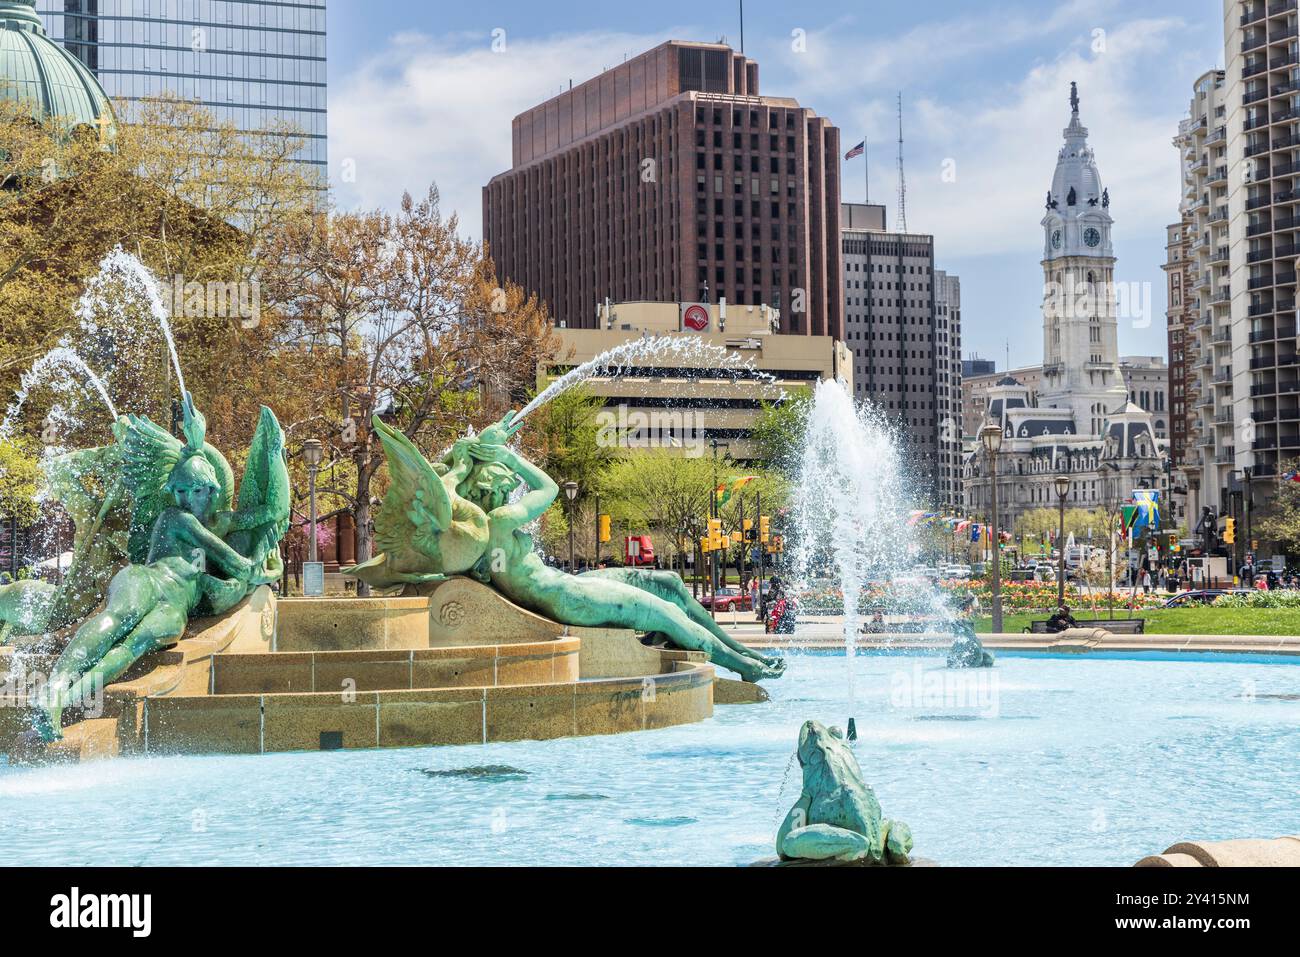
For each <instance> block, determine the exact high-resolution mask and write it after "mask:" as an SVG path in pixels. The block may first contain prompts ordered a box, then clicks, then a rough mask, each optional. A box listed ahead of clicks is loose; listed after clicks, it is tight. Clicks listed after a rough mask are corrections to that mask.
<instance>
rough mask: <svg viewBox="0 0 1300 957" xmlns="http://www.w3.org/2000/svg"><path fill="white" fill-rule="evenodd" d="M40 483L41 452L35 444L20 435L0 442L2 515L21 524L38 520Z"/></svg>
mask: <svg viewBox="0 0 1300 957" xmlns="http://www.w3.org/2000/svg"><path fill="white" fill-rule="evenodd" d="M40 485H41V466H40V455H39V453H38V452H37V450H36V445H35V443H34V442H32V441H31V440H29V439H25V438H21V437H16V438H14V439H11V440H9V441H7V442H0V517H6V518H7V517H9V516H13V517H15V518H17V519H18V524H19V525H30V524H32V523H33V522H35V521H36V517H37V514H38V512H39V506H38V504H37V501H36V496H37V494H38V492H39V490H40Z"/></svg>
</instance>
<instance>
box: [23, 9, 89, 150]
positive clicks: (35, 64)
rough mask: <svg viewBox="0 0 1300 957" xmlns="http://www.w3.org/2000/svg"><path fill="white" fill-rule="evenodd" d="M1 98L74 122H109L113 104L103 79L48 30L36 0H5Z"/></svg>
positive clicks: (69, 124)
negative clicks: (96, 77) (40, 15)
mask: <svg viewBox="0 0 1300 957" xmlns="http://www.w3.org/2000/svg"><path fill="white" fill-rule="evenodd" d="M0 99H3V100H8V101H10V102H15V101H16V102H19V103H23V104H27V105H29V106H30V107H31V109H32V110H33V112H34V113H36V114H37V115H38V116H40V117H42V118H49V117H58V118H59V119H60V120H62V121H63V122H65V123H67V125H68V126H70V127H74V128H75V127H78V126H91V127H95V128H96V129H98V128H100V127H101V126H102V127H103V128H104V132H103V135H104V136H105V137H107V136H108V135H109V133H110V128H109V127H108V124H107V122H105V120H104V119H101V117H104V118H106V119H107V121H112V119H113V110H112V107H111V106H110V104H109V100H108V97H107V96H106V95H105V93H104V90H103V88H102V87H101V86H100V85H99V81H98V80H96V79H95V76H94V74H93V73H91V72H90V71H89V70H88V69H86V67H85V65H84V64H83V63H82V62H81V61H80V60H78V59H77V58H76V57H75V56H73V55H72V54H71V53H69V52H68V51H67V50H65V49H64V48H63V47H62V46H60V45H59V44H57V43H55V42H54V41H53V40H51V39H50V38H49V37H47V36H46V35H45V27H44V26H43V25H42V24H41V18H40V17H39V16H38V15H37V13H36V10H35V8H34V6H33V3H32V2H31V0H0Z"/></svg>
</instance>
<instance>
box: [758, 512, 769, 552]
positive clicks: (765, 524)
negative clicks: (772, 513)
mask: <svg viewBox="0 0 1300 957" xmlns="http://www.w3.org/2000/svg"><path fill="white" fill-rule="evenodd" d="M771 534H772V520H771V519H770V518H768V517H767V516H766V515H760V516H759V517H758V540H759V541H760V542H762V543H763V544H764V545H766V544H767V543H768V540H769V538H770V537H771Z"/></svg>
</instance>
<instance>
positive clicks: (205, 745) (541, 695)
mask: <svg viewBox="0 0 1300 957" xmlns="http://www.w3.org/2000/svg"><path fill="white" fill-rule="evenodd" d="M5 658H7V656H4V657H0V671H3V670H4V669H5V667H6V665H5ZM34 664H35V663H34ZM713 691H714V669H713V666H712V665H711V664H709V663H708V661H707V660H706V659H705V656H704V655H703V654H701V653H698V652H687V651H677V650H668V649H662V648H654V647H647V646H645V645H643V644H641V642H640V641H638V640H637V637H636V635H635V634H634V633H633V632H631V631H626V630H622V629H598V628H574V627H567V626H564V625H560V624H557V623H555V622H552V621H549V620H547V619H544V618H540V617H539V616H536V615H533V614H532V613H530V612H527V611H525V610H524V609H522V608H519V607H518V606H515V605H513V604H511V603H510V602H508V601H506V600H505V599H503V598H501V596H499V595H497V594H496V593H495V592H493V591H492V590H491V589H489V588H487V587H486V586H484V585H481V584H479V583H477V582H474V581H471V580H469V579H453V580H451V581H449V582H446V583H443V584H442V585H440V586H438V587H437V588H435V589H431V590H430V591H429V592H428V593H427V594H423V595H417V596H414V597H402V598H373V599H291V600H287V601H279V602H277V600H276V599H275V597H274V595H273V594H272V593H271V592H270V591H269V590H268V589H265V588H263V589H259V591H258V592H256V593H254V594H253V595H252V596H251V597H250V598H249V599H248V600H247V601H245V602H244V603H243V604H242V605H240V606H239V607H238V608H236V609H235V610H234V611H232V612H231V613H229V614H227V615H225V616H223V617H221V618H219V619H207V620H198V621H195V622H193V623H192V625H191V628H190V629H189V631H188V632H187V634H186V636H185V637H184V638H183V639H182V640H181V641H180V642H178V643H177V644H176V645H175V646H174V647H172V648H170V649H168V650H166V651H163V652H159V653H157V654H154V655H150V656H147V657H146V658H144V659H142V660H141V661H140V662H138V663H137V665H136V667H135V668H133V669H132V670H131V671H130V672H128V673H127V674H126V675H124V676H123V679H122V680H120V681H118V682H116V683H114V684H112V685H109V686H108V687H107V688H106V689H105V694H104V703H103V708H102V711H101V712H100V713H98V714H85V715H80V716H79V715H78V714H77V713H76V712H69V716H68V721H69V724H68V727H66V728H65V734H64V739H63V741H61V742H58V743H56V744H54V745H52V746H50V747H49V748H47V749H41V750H39V751H37V752H36V753H32V752H31V751H30V750H29V746H27V745H24V743H23V742H22V741H21V733H22V731H24V730H25V728H26V724H25V721H24V718H23V714H24V705H25V703H26V702H25V701H23V700H20V699H16V698H15V699H13V700H7V701H2V702H0V753H6V754H9V755H10V756H11V758H13V759H14V760H15V761H39V760H51V759H54V760H84V759H87V758H92V757H104V756H114V755H120V754H176V753H184V754H197V753H209V754H210V753H269V752H277V751H299V750H312V751H314V750H333V749H337V748H374V747H424V746H430V745H445V744H475V743H481V744H486V743H488V742H492V741H517V740H529V739H531V740H541V739H547V738H559V737H569V736H581V735H592V734H616V733H621V732H625V731H640V730H645V729H649V728H661V727H669V726H672V725H677V724H685V723H689V722H694V721H701V720H704V719H705V718H708V717H710V716H711V715H712V714H713ZM12 697H13V696H11V698H12ZM3 705H8V706H7V707H4V706H3ZM78 717H80V718H81V720H77V718H78Z"/></svg>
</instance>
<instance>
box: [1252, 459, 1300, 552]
mask: <svg viewBox="0 0 1300 957" xmlns="http://www.w3.org/2000/svg"><path fill="white" fill-rule="evenodd" d="M1297 470H1300V460H1292V461H1290V462H1285V463H1283V464H1282V465H1281V466H1280V467H1279V471H1280V472H1281V473H1282V475H1284V476H1286V475H1294V474H1296V472H1297ZM1251 533H1252V534H1253V535H1254V536H1255V537H1256V538H1259V539H1261V540H1262V542H1261V544H1262V543H1264V542H1270V543H1272V544H1273V545H1274V546H1276V550H1277V551H1279V552H1281V553H1282V554H1285V555H1295V554H1297V553H1300V482H1296V481H1294V480H1291V479H1283V481H1282V483H1281V484H1280V485H1279V486H1278V487H1277V490H1276V492H1275V493H1274V494H1273V496H1272V498H1271V499H1270V500H1269V501H1268V502H1267V504H1265V505H1264V507H1263V508H1261V509H1258V510H1257V512H1256V514H1255V515H1252V516H1251ZM1237 534H1238V535H1241V534H1243V532H1241V531H1238V532H1237Z"/></svg>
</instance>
